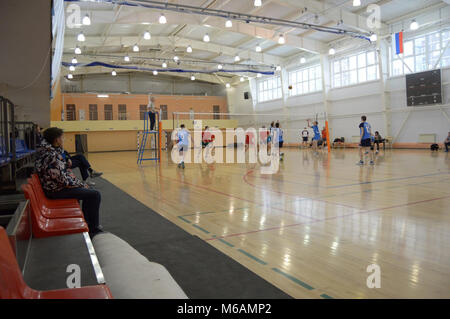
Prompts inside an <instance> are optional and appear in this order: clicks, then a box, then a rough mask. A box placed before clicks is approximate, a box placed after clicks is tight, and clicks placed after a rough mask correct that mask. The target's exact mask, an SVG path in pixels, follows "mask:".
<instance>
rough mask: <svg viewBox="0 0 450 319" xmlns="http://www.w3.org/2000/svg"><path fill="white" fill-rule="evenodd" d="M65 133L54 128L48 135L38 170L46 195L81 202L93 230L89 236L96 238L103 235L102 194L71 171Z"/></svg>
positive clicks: (36, 164)
mask: <svg viewBox="0 0 450 319" xmlns="http://www.w3.org/2000/svg"><path fill="white" fill-rule="evenodd" d="M63 141H64V136H63V130H61V129H59V128H57V127H51V128H48V129H46V130H45V131H44V134H43V139H42V143H41V147H40V148H39V150H38V157H37V160H36V163H35V169H36V172H37V174H38V176H39V179H40V181H41V184H42V188H43V189H44V192H45V195H46V196H47V197H48V198H51V199H71V198H75V199H78V200H81V201H82V202H83V203H82V210H83V214H84V219H85V220H86V222H87V224H88V227H89V235H90V236H91V238H92V237H94V236H95V235H96V234H98V233H100V232H102V227H101V226H100V214H99V209H100V202H101V195H100V193H99V192H98V191H96V190H93V189H89V186H88V185H86V184H85V183H83V182H82V181H80V180H78V179H77V178H76V177H75V175H73V173H71V172H70V170H68V169H67V166H66V162H65V161H64V158H63V156H62V153H63V148H62V147H63Z"/></svg>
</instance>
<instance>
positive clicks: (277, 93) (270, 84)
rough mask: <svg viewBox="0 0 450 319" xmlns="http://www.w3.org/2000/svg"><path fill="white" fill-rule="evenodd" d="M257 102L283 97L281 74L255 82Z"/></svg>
mask: <svg viewBox="0 0 450 319" xmlns="http://www.w3.org/2000/svg"><path fill="white" fill-rule="evenodd" d="M256 90H257V96H258V103H265V102H269V101H275V100H280V99H282V98H283V90H282V87H281V76H280V75H275V76H271V77H267V78H263V79H259V80H258V81H257V83H256Z"/></svg>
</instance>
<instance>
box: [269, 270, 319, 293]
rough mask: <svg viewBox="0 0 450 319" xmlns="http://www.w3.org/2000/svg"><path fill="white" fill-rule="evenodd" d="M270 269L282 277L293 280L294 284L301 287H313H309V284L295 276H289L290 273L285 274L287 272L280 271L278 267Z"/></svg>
mask: <svg viewBox="0 0 450 319" xmlns="http://www.w3.org/2000/svg"><path fill="white" fill-rule="evenodd" d="M272 270H273V271H275V272H276V273H279V274H280V275H283V276H284V277H286V278H288V279H290V280H292V281H293V282H295V283H296V284H299V285H300V286H302V287H303V288H305V289H308V290H314V288H313V287H311V286H310V285H308V284H307V283H305V282H303V281H301V280H300V279H297V278H295V277H294V276H291V275H289V274H287V273H285V272H283V271H281V270H280V269H278V268H272Z"/></svg>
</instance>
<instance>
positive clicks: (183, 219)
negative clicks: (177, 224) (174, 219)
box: [178, 216, 191, 224]
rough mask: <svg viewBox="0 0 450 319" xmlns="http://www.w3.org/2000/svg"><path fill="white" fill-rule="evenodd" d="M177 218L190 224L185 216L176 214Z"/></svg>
mask: <svg viewBox="0 0 450 319" xmlns="http://www.w3.org/2000/svg"><path fill="white" fill-rule="evenodd" d="M178 218H179V219H181V220H182V221H184V222H186V223H188V224H190V223H191V222H190V221H188V220H187V219H186V218H183V216H178Z"/></svg>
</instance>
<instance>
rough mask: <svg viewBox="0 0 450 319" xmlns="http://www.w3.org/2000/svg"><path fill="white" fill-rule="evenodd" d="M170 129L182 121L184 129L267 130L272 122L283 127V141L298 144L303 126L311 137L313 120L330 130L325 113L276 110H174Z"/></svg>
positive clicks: (320, 127)
mask: <svg viewBox="0 0 450 319" xmlns="http://www.w3.org/2000/svg"><path fill="white" fill-rule="evenodd" d="M172 120H173V129H174V130H176V129H177V128H179V127H180V125H181V124H184V125H185V127H186V128H187V129H204V128H205V127H206V126H208V127H209V128H215V129H220V130H227V129H230V130H234V129H238V128H240V129H244V130H247V129H256V130H258V129H261V128H264V127H265V128H267V129H270V127H271V124H272V123H273V124H274V125H276V123H279V126H280V128H281V129H282V130H283V134H284V140H285V141H286V142H287V143H298V142H300V138H301V136H302V131H304V130H305V128H306V129H307V130H308V132H309V134H310V136H312V129H311V128H309V127H308V120H309V123H310V124H311V125H313V122H314V121H317V122H318V123H319V124H318V126H319V130H320V131H321V132H322V131H323V130H325V131H324V132H329V131H327V128H326V126H327V125H326V114H325V113H316V114H309V115H305V114H301V115H292V114H291V115H286V114H283V113H280V112H277V113H199V112H174V113H173V114H172Z"/></svg>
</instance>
